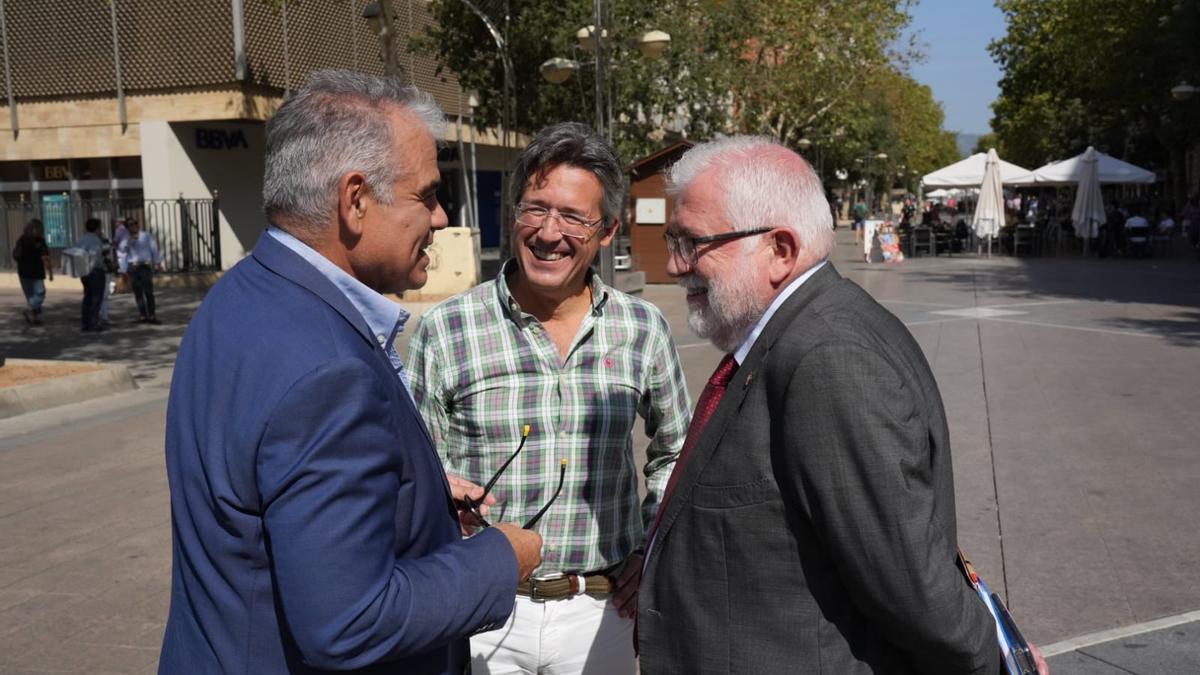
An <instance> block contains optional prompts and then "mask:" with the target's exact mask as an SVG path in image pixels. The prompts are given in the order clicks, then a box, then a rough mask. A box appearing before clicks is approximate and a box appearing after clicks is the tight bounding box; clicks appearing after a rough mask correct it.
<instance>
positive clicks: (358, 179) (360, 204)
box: [337, 171, 373, 238]
mask: <svg viewBox="0 0 1200 675" xmlns="http://www.w3.org/2000/svg"><path fill="white" fill-rule="evenodd" d="M368 192H369V190H368V189H367V177H366V175H365V174H363V173H362V172H360V171H351V172H349V173H346V174H344V175H343V176H342V177H341V179H340V180H338V190H337V194H338V204H337V212H338V225H339V227H340V228H341V229H342V231H343V232H345V233H346V234H348V235H351V236H353V237H355V238H357V237H359V236H362V229H363V218H364V217H365V216H366V215H367V209H368V208H370V207H371V205H372V204H373V203H372V202H371V201H370V200H368V199H367V193H368Z"/></svg>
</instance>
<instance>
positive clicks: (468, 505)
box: [462, 424, 567, 530]
mask: <svg viewBox="0 0 1200 675" xmlns="http://www.w3.org/2000/svg"><path fill="white" fill-rule="evenodd" d="M527 438H529V425H528V424H526V425H525V428H524V429H522V433H521V442H520V443H519V444H518V445H517V449H516V450H514V451H513V454H511V455H509V456H508V459H506V460H504V463H503V464H501V465H500V468H499V469H497V470H496V473H495V474H493V475H492V478H491V480H489V481H488V482H487V484H486V485H484V486H483V494H481V495H479V498H478V499H471V498H470V497H468V498H466V499H464V500H463V502H462V504H463V508H464V510H465V511H467V512H468V513H470V514H471V515H472V516H474V517H475V519H476V520H478V521H479V523H480V524H481V525H483V526H484V527H491V526H492V524H491V523H489V522H488V520H487V519H486V518H484V517H483V514H482V513H480V512H479V507H480V506H481V505H482V504H483V501H484V500H485V499H487V496H488V493H490V492H491V491H492V488H493V487H495V485H496V481H497V480H499V479H500V476H501V475H502V474H503V473H504V471H505V470H506V469H508V466H509V465H510V464H512V462H513V460H514V459H516V458H517V455H519V454H521V449H522V448H524V447H525V439H527ZM566 477H567V458H566V457H564V458H563V459H562V462H561V463H560V464H559V468H558V487H557V488H555V490H554V494H553V495H551V497H550V501H548V502H546V504H545V506H543V507H542V508H541V509H540V510H539V511H538V512H537V513H535V514H534V515H533V517H532V518H530V519H529V520H527V521H526V522H525V524H524V525H522V526H521V528H522V529H525V530H529V529H533V527H534V526H536V525H537V524H538V521H540V520H541V519H542V516H544V515H546V511H547V510H548V509H549V508H550V505H551V504H553V503H554V502H555V500H557V499H558V495H559V494H561V493H562V489H563V481H564V480H565V479H566Z"/></svg>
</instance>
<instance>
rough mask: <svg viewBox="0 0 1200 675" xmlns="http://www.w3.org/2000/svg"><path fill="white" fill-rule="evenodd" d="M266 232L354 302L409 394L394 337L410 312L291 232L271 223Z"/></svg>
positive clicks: (406, 377)
mask: <svg viewBox="0 0 1200 675" xmlns="http://www.w3.org/2000/svg"><path fill="white" fill-rule="evenodd" d="M267 235H268V236H271V237H274V238H275V240H276V241H278V242H279V243H281V244H283V245H284V246H286V247H288V248H289V249H291V250H292V251H293V252H295V253H296V255H298V256H300V257H301V258H304V259H305V260H307V261H308V263H309V264H310V265H312V266H313V267H315V268H317V271H318V272H320V273H321V275H322V276H324V277H325V278H326V279H329V281H330V282H331V283H332V284H333V285H334V286H336V287H337V289H338V290H339V291H341V292H342V294H343V295H345V296H346V299H347V300H349V301H350V304H352V305H354V308H355V309H357V310H358V313H359V314H361V315H362V317H363V319H365V320H366V322H367V327H368V328H370V329H371V334H372V335H374V336H375V340H376V341H377V342H379V346H380V347H383V352H384V353H385V354H387V357H388V361H390V362H391V364H392V368H393V369H394V370H395V371H396V376H397V377H399V378H400V381H401V382H403V383H404V390H405V391H407V392H408V395H409V396H412V387H411V386H410V385H409V383H408V373H407V372H406V371H405V370H404V361H403V360H402V359H401V358H400V353H399V352H398V351H396V337H397V336H398V335H400V331H402V330H404V324H405V323H407V322H408V317H409V313H408V312H406V311H405V310H404V308H403V307H401V306H400V305H397V304H396V303H394V302H392V301H391V300H388V299H387V298H386V297H384V296H383V295H382V294H380V293H379V292H378V291H376V290H374V289H372V288H371V287H369V286H367V285H366V284H364V283H363V282H361V281H359V280H358V279H355V278H354V277H352V276H350V275H349V274H347V273H346V272H345V271H344V270H342V269H341V268H340V267H338V266H337V265H334V264H333V263H332V262H330V261H329V259H328V258H326V257H325V256H323V255H321V254H320V253H317V252H316V251H314V250H313V249H312V247H310V246H309V245H308V244H305V243H304V242H302V241H300V240H299V239H297V238H296V237H294V236H292V235H291V234H289V233H287V232H285V231H283V230H281V229H279V228H278V227H275V226H274V225H272V226H270V227H268V228H267Z"/></svg>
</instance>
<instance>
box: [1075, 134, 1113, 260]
mask: <svg viewBox="0 0 1200 675" xmlns="http://www.w3.org/2000/svg"><path fill="white" fill-rule="evenodd" d="M1096 155H1097V153H1096V149H1095V148H1092V147H1089V148H1088V149H1087V152H1085V153H1083V157H1082V158H1081V159H1080V172H1079V185H1078V186H1077V187H1076V188H1075V207H1074V208H1072V209H1071V223H1072V224H1073V225H1074V226H1075V236H1076V237H1082V238H1083V250H1084V251H1085V252H1086V251H1087V246H1088V241H1089V240H1091V239H1093V238H1095V237H1096V234H1097V229H1098V226H1100V225H1103V224H1104V223H1105V221H1106V220H1107V218H1106V217H1105V215H1104V199H1103V197H1102V196H1101V195H1100V171H1099V170H1100V158H1099V157H1097V156H1096Z"/></svg>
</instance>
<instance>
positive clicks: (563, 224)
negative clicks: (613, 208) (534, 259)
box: [517, 202, 604, 240]
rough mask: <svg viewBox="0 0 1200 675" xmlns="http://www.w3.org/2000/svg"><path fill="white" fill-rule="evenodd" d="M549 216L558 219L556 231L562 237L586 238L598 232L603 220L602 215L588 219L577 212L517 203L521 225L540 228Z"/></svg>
mask: <svg viewBox="0 0 1200 675" xmlns="http://www.w3.org/2000/svg"><path fill="white" fill-rule="evenodd" d="M551 218H554V219H556V220H558V231H559V232H561V233H562V235H563V236H564V237H570V238H572V239H583V240H587V239H589V238H591V236H592V235H593V234H595V233H596V232H599V231H600V223H603V222H604V217H603V216H601V217H599V218H597V219H595V220H588V219H587V218H585V217H583V216H581V215H579V214H578V213H564V212H562V211H559V210H558V209H552V208H547V207H545V206H540V205H538V204H526V203H524V202H522V203H520V204H517V224H518V225H521V226H522V227H534V228H542V227H545V226H546V223H548V222H550V219H551Z"/></svg>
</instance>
